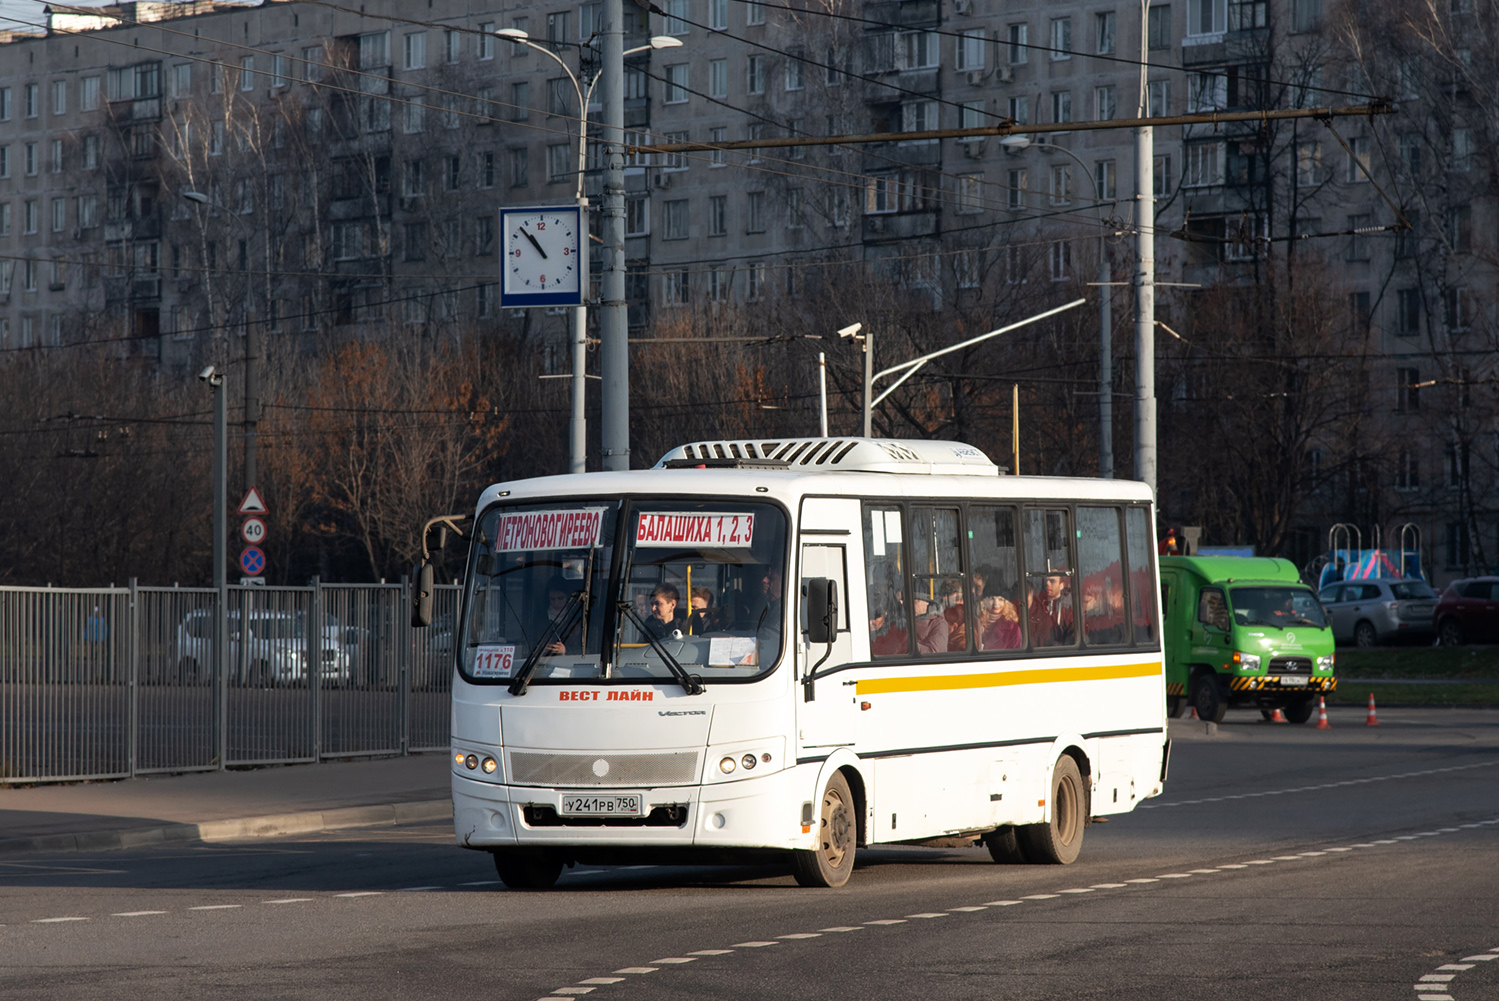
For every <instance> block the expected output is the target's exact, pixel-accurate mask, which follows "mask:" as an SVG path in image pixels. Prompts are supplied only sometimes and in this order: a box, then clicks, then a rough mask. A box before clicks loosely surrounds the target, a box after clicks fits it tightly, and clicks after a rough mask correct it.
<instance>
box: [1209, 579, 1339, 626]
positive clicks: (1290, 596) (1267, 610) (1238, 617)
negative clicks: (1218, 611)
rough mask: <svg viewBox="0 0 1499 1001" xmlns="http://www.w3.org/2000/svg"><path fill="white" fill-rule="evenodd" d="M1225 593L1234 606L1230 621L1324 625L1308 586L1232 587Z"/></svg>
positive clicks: (1252, 624)
mask: <svg viewBox="0 0 1499 1001" xmlns="http://www.w3.org/2000/svg"><path fill="white" fill-rule="evenodd" d="M1228 593H1229V600H1230V601H1231V602H1232V603H1233V606H1234V622H1236V623H1238V624H1239V625H1241V626H1270V627H1271V628H1274V629H1287V628H1290V627H1291V626H1311V627H1312V628H1314V629H1326V628H1327V617H1326V616H1325V615H1323V613H1322V606H1321V605H1320V604H1318V603H1317V597H1316V595H1314V594H1312V592H1311V590H1310V589H1308V588H1305V587H1294V586H1292V587H1236V588H1233V589H1231V590H1230V591H1229V592H1228Z"/></svg>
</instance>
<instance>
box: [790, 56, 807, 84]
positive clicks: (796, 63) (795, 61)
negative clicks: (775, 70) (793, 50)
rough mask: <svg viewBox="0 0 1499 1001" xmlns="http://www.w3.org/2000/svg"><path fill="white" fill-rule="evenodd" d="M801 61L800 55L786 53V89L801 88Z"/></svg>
mask: <svg viewBox="0 0 1499 1001" xmlns="http://www.w3.org/2000/svg"><path fill="white" fill-rule="evenodd" d="M802 67H803V63H802V60H801V57H800V56H796V55H788V56H787V57H786V89H787V90H801V89H802V87H803V86H804V84H803V83H802Z"/></svg>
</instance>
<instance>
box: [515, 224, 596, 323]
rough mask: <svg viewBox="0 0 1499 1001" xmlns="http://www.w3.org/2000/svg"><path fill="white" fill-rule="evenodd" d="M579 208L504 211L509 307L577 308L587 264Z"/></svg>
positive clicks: (580, 298) (580, 300)
mask: <svg viewBox="0 0 1499 1001" xmlns="http://www.w3.org/2000/svg"><path fill="white" fill-rule="evenodd" d="M580 217H581V213H580V211H579V208H578V206H576V205H568V206H562V207H559V208H540V209H501V210H500V226H501V227H502V233H503V240H502V246H503V252H504V262H503V264H502V268H503V272H502V276H501V278H502V280H501V282H500V303H501V305H503V306H575V305H579V304H580V303H581V302H582V288H583V276H584V274H585V272H586V269H587V266H588V265H587V261H586V258H585V255H584V254H583V242H582V241H583V239H584V238H585V237H584V234H583V231H582V225H581V218H580Z"/></svg>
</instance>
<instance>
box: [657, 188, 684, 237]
mask: <svg viewBox="0 0 1499 1001" xmlns="http://www.w3.org/2000/svg"><path fill="white" fill-rule="evenodd" d="M661 239H663V240H685V239H687V199H685V198H680V199H674V200H672V201H669V202H663V203H662V205H661Z"/></svg>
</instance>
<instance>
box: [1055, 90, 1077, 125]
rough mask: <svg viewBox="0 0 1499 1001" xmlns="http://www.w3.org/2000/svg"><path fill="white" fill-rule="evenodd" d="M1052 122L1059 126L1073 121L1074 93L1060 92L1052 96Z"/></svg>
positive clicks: (1068, 91)
mask: <svg viewBox="0 0 1499 1001" xmlns="http://www.w3.org/2000/svg"><path fill="white" fill-rule="evenodd" d="M1051 120H1052V121H1053V122H1055V123H1056V124H1058V125H1062V124H1065V123H1067V122H1070V121H1072V91H1070V90H1059V91H1056V92H1055V93H1053V94H1052V95H1051Z"/></svg>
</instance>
